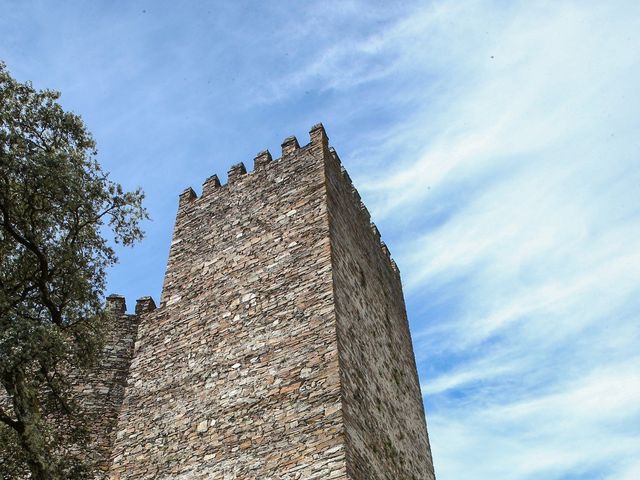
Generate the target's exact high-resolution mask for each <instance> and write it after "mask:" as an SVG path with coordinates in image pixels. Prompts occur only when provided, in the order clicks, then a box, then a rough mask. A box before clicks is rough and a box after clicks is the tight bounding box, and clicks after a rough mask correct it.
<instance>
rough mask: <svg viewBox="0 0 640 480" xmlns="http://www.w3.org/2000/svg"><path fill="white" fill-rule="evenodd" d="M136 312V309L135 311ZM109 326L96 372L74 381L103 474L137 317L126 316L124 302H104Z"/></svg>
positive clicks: (110, 299)
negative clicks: (86, 416)
mask: <svg viewBox="0 0 640 480" xmlns="http://www.w3.org/2000/svg"><path fill="white" fill-rule="evenodd" d="M138 309H139V307H138ZM107 310H108V312H109V324H108V326H107V334H106V338H105V346H104V349H103V352H102V356H101V358H100V362H99V364H98V366H97V367H96V368H93V369H92V370H91V371H90V372H87V373H84V374H83V375H82V376H81V377H80V378H78V380H77V387H76V388H77V391H78V393H79V395H80V403H81V405H82V406H83V408H84V410H85V412H86V413H87V414H88V415H89V418H90V422H91V426H92V428H91V432H92V439H91V440H92V452H93V454H94V460H95V461H96V462H97V463H98V465H99V467H100V469H101V470H102V471H106V470H107V469H108V466H109V457H110V454H111V449H112V447H113V439H114V436H115V428H116V423H117V419H118V412H119V411H120V407H121V405H122V401H123V398H124V390H125V386H126V384H127V376H128V374H129V366H130V363H131V358H132V356H133V345H134V342H135V340H136V336H137V332H138V316H137V315H128V314H127V313H126V310H127V307H126V304H125V299H124V298H123V297H121V296H119V295H110V296H109V297H108V298H107Z"/></svg>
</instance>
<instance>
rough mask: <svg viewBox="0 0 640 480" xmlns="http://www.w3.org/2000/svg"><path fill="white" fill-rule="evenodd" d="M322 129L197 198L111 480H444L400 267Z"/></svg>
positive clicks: (117, 445) (121, 425) (137, 372)
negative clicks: (430, 433)
mask: <svg viewBox="0 0 640 480" xmlns="http://www.w3.org/2000/svg"><path fill="white" fill-rule="evenodd" d="M310 135H311V142H310V143H309V144H308V145H306V146H304V147H300V146H299V145H298V141H297V140H296V138H295V137H290V138H287V139H286V140H285V141H284V143H283V144H282V157H281V158H280V159H278V160H273V161H272V158H271V155H270V154H269V152H266V151H265V152H262V153H260V154H258V156H257V157H256V158H255V168H254V170H253V171H252V172H250V173H248V172H247V171H246V169H245V167H244V165H243V164H238V165H235V166H233V167H232V168H231V170H230V171H229V175H228V183H227V184H226V185H221V184H220V182H219V181H218V178H217V177H216V176H215V175H214V176H212V177H210V178H209V179H207V180H206V181H205V183H204V186H203V189H202V195H201V196H200V197H199V198H198V197H197V196H196V194H195V193H194V192H193V190H191V189H190V188H189V189H187V190H186V191H185V192H184V193H182V194H181V195H180V202H179V208H178V214H177V218H176V224H175V229H174V233H173V241H172V243H171V250H170V254H169V262H168V267H167V272H166V276H165V280H164V287H163V290H162V296H161V300H160V305H159V308H155V306H154V305H153V302H152V301H150V300H148V299H142V300H141V301H139V302H138V306H137V308H136V314H137V315H136V317H135V318H136V322H137V324H138V325H139V327H138V330H137V339H136V342H135V347H134V349H133V359H132V361H131V366H130V370H129V375H128V380H127V386H126V390H125V392H124V400H123V402H122V406H121V408H120V413H119V416H118V419H117V426H116V428H115V435H114V436H113V450H112V452H113V453H112V456H111V457H112V463H111V468H110V471H109V475H110V478H112V479H151V478H156V479H221V480H231V479H260V480H283V479H291V480H293V479H307V480H311V479H339V480H343V479H344V480H346V479H350V480H378V479H380V480H382V479H394V480H426V479H433V478H434V473H433V465H432V459H431V453H430V447H429V440H428V437H427V430H426V424H425V417H424V410H423V405H422V397H421V393H420V387H419V382H418V377H417V371H416V365H415V360H414V355H413V349H412V345H411V338H410V334H409V328H408V324H407V317H406V312H405V305H404V300H403V295H402V287H401V283H400V276H399V272H398V269H397V267H396V265H395V263H394V262H393V260H392V259H391V258H390V256H389V251H388V250H387V248H386V246H385V244H384V243H383V242H381V240H380V234H379V233H378V230H377V229H376V227H375V226H373V224H371V223H370V218H369V213H368V212H367V210H366V208H365V207H364V205H363V204H362V202H361V201H360V197H359V195H358V193H357V192H356V190H355V189H354V188H353V186H352V184H351V181H350V179H349V176H348V175H347V173H346V171H345V170H344V169H343V167H342V166H341V164H340V160H339V158H338V156H337V155H336V153H335V151H333V149H331V148H330V147H329V145H328V139H327V136H326V134H325V130H324V128H323V127H322V125H316V126H314V127H313V128H312V130H311V134H310ZM120 313H121V314H122V313H123V312H122V311H121V312H120Z"/></svg>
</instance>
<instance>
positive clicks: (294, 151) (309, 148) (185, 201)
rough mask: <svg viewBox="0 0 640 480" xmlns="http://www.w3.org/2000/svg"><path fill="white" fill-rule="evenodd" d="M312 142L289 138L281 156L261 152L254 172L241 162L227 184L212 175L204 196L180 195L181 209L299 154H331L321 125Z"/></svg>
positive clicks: (315, 129)
mask: <svg viewBox="0 0 640 480" xmlns="http://www.w3.org/2000/svg"><path fill="white" fill-rule="evenodd" d="M309 137H310V141H309V143H308V144H306V145H304V146H302V147H301V146H300V143H299V142H298V139H297V138H296V137H295V136H290V137H287V138H285V139H284V140H283V142H282V145H281V148H282V150H281V156H280V157H279V158H277V159H275V160H274V159H273V158H272V156H271V152H269V150H263V151H261V152H259V153H258V154H257V155H256V156H255V157H254V159H253V170H251V171H250V170H247V167H246V166H245V164H244V162H239V163H236V164H234V165H232V166H231V168H230V169H229V171H228V172H227V183H226V184H222V183H221V182H220V179H219V177H218V175H212V176H210V177H209V178H207V179H206V180H205V182H204V183H203V185H202V195H201V196H200V197H198V196H197V195H196V193H195V191H194V190H193V189H192V188H191V187H188V188H186V189H185V190H184V191H183V192H182V193H181V194H180V195H179V198H180V200H179V205H180V207H187V206H189V205H190V204H192V203H194V202H203V201H207V200H208V199H210V198H211V197H212V196H214V195H218V194H220V192H222V191H225V190H226V189H228V188H230V187H231V188H232V186H233V185H234V184H237V183H240V182H245V181H249V180H248V179H249V178H250V177H252V176H253V175H254V174H255V173H258V172H261V171H264V170H266V169H267V168H269V166H271V165H273V164H277V163H279V162H282V161H287V160H288V159H291V158H292V157H295V156H296V155H298V154H299V153H301V152H302V153H320V154H321V155H323V154H325V153H328V152H329V139H328V137H327V134H326V132H325V130H324V127H323V125H322V124H321V123H318V124H316V125H314V126H313V127H312V128H311V130H310V132H309Z"/></svg>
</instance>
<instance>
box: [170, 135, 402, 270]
mask: <svg viewBox="0 0 640 480" xmlns="http://www.w3.org/2000/svg"><path fill="white" fill-rule="evenodd" d="M309 140H310V141H309V143H307V144H306V145H304V146H300V143H299V142H298V139H297V138H296V137H295V136H290V137H287V138H285V139H284V140H283V142H282V144H281V156H280V157H279V158H276V159H275V160H274V159H273V158H272V156H271V153H270V152H269V150H263V151H261V152H259V153H258V154H257V155H256V156H255V158H254V160H253V170H251V171H249V170H247V168H246V166H245V164H244V163H243V162H240V163H236V164H235V165H233V166H232V167H231V168H230V169H229V171H228V173H227V183H226V184H222V183H221V182H220V180H219V178H218V176H217V175H212V176H210V177H209V178H207V180H205V182H204V184H203V186H202V195H201V196H200V197H198V196H197V195H196V193H195V192H194V191H193V189H192V188H191V187H189V188H187V189H185V190H184V191H183V192H182V193H181V194H180V201H179V205H180V208H179V210H178V220H179V219H180V217H181V215H182V214H183V213H185V212H189V211H190V209H191V208H194V207H197V206H199V205H203V204H208V203H209V202H211V201H215V198H216V197H217V196H219V195H227V194H229V193H230V192H231V189H234V188H236V185H240V186H241V187H238V188H246V184H247V182H251V181H252V178H253V177H259V178H260V179H262V178H263V177H262V176H261V174H262V172H265V171H267V170H269V169H270V168H274V167H275V166H277V165H279V164H281V163H282V162H289V161H295V159H296V158H298V157H299V156H300V155H303V154H307V155H312V156H314V157H315V158H317V159H319V160H320V161H327V159H333V160H334V161H336V162H337V163H338V165H339V166H340V173H341V176H342V178H343V180H344V182H346V184H347V185H348V189H349V190H350V191H351V194H352V197H353V202H354V204H355V205H356V206H357V208H358V209H359V210H360V212H361V213H362V215H363V217H364V221H365V222H366V223H367V224H370V225H371V230H372V234H373V236H374V238H375V239H376V241H377V242H378V243H379V244H380V249H381V251H382V252H383V254H384V255H385V257H386V258H387V259H388V264H389V266H390V267H391V268H392V269H393V270H394V271H395V272H396V273H399V271H398V267H397V265H396V263H395V262H394V261H393V259H392V258H391V256H390V254H389V249H388V248H387V246H386V245H385V243H384V242H383V241H382V240H381V238H380V232H379V231H378V229H377V228H376V226H375V225H374V224H373V223H372V222H371V215H370V213H369V211H368V210H367V208H366V206H365V205H364V203H363V201H362V199H361V198H360V194H359V193H358V190H357V189H356V188H355V187H354V186H353V181H352V180H351V177H350V176H349V173H348V172H347V170H346V169H345V168H344V166H343V165H342V162H341V160H340V158H339V157H338V154H337V153H336V151H335V149H334V148H333V147H330V146H329V138H328V136H327V133H326V131H325V129H324V126H323V125H322V123H318V124H316V125H314V126H313V127H311V130H310V131H309ZM260 188H261V185H260V183H256V184H255V186H254V189H255V191H256V193H257V192H258V189H260Z"/></svg>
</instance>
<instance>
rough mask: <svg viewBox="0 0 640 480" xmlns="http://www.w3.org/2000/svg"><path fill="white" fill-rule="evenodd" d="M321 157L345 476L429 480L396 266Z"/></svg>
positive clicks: (334, 167) (336, 171)
mask: <svg viewBox="0 0 640 480" xmlns="http://www.w3.org/2000/svg"><path fill="white" fill-rule="evenodd" d="M326 164H327V173H326V177H327V188H328V212H329V221H330V238H331V249H332V257H333V259H332V261H333V265H332V274H333V284H334V301H335V310H336V311H335V314H336V318H337V320H336V321H337V338H338V350H339V363H340V372H341V383H342V404H343V417H344V422H345V425H344V426H345V431H346V442H347V472H348V475H349V478H350V479H352V480H374V479H376V480H378V479H379V480H382V479H389V480H391V479H394V480H397V479H402V480H426V479H434V478H435V476H434V472H433V462H432V458H431V450H430V446H429V439H428V436H427V429H426V423H425V415H424V407H423V403H422V395H421V392H420V385H419V381H418V375H417V370H416V365H415V358H414V354H413V347H412V343H411V336H410V332H409V326H408V323H407V317H406V310H405V305H404V299H403V294H402V285H401V282H400V276H399V272H398V269H397V267H396V265H395V263H394V262H393V260H391V258H390V257H389V251H388V250H387V248H386V246H385V245H384V244H383V243H382V244H381V241H380V234H379V232H378V230H377V229H376V228H375V226H373V225H372V224H371V223H370V217H369V213H368V212H367V210H366V208H365V207H364V205H363V204H362V202H361V201H360V197H359V195H358V193H357V192H356V191H355V190H354V188H353V186H352V185H351V180H350V179H349V176H348V175H347V173H346V172H345V171H344V169H342V167H341V165H340V163H339V159H338V157H337V155H335V153H334V155H333V156H332V157H331V158H329V159H328V160H327V163H326Z"/></svg>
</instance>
